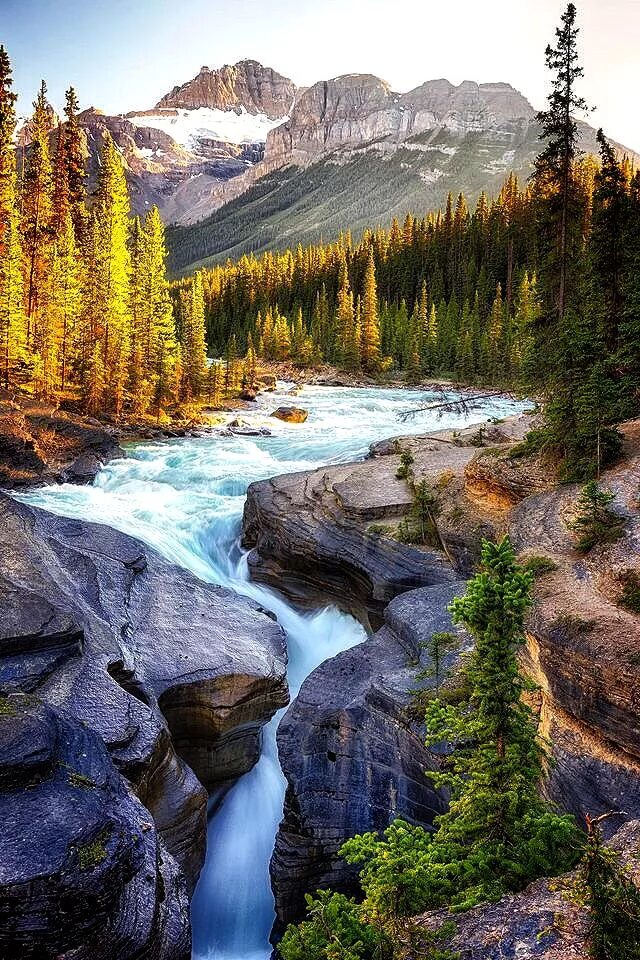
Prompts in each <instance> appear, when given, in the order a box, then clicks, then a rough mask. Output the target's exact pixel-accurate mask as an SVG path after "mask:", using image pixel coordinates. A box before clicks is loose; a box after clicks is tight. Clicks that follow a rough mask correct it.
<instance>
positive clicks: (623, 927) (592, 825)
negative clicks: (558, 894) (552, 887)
mask: <svg viewBox="0 0 640 960" xmlns="http://www.w3.org/2000/svg"><path fill="white" fill-rule="evenodd" d="M578 885H579V888H582V890H581V892H582V893H583V895H584V899H585V901H586V903H587V906H588V909H589V917H590V924H589V941H590V946H591V951H592V956H593V958H594V960H639V958H640V937H639V936H638V930H639V929H640V890H639V889H638V886H637V885H636V883H635V882H634V879H633V877H632V876H631V874H630V873H629V872H628V871H627V870H625V869H624V867H623V866H622V864H621V863H620V857H619V855H617V854H616V853H615V851H614V850H611V849H609V848H607V847H606V846H605V845H604V842H603V839H602V831H601V828H600V823H599V822H598V820H595V821H594V820H593V819H592V818H591V817H587V843H586V849H585V853H584V856H583V858H582V863H581V865H580V870H579V872H578Z"/></svg>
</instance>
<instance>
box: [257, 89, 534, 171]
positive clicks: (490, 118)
mask: <svg viewBox="0 0 640 960" xmlns="http://www.w3.org/2000/svg"><path fill="white" fill-rule="evenodd" d="M534 116H535V111H534V110H533V107H532V106H531V104H530V103H529V102H528V100H526V99H525V98H524V97H523V96H522V94H520V93H518V91H517V90H514V88H513V87H511V86H510V85H509V84H506V83H505V84H501V83H499V84H477V83H473V82H471V81H465V82H463V83H461V84H460V85H459V86H458V87H456V86H454V85H453V84H451V83H449V81H448V80H431V81H428V82H427V83H424V84H422V85H421V86H419V87H416V88H415V89H414V90H410V91H409V92H408V93H403V94H400V93H395V92H394V91H393V90H392V89H391V87H390V86H389V85H388V84H387V83H385V81H384V80H381V79H380V78H379V77H375V76H372V75H370V74H360V73H353V74H346V75H345V76H341V77H336V78H335V79H333V80H324V81H321V82H320V83H315V84H313V86H311V87H309V88H308V90H305V91H304V92H303V93H301V94H300V95H299V96H298V98H297V101H296V104H295V107H294V109H293V110H292V111H291V116H290V118H289V120H287V121H286V123H283V124H282V125H281V126H280V127H277V128H276V129H275V130H274V131H272V132H271V133H270V134H269V136H268V137H267V148H266V152H265V160H266V162H267V164H269V163H270V162H272V161H273V160H275V159H276V158H278V159H280V160H281V161H282V162H287V163H297V164H308V163H310V162H312V161H313V160H314V159H316V158H317V157H318V156H322V155H326V154H329V153H332V152H333V151H336V150H343V149H345V148H348V147H354V146H360V145H362V144H363V143H367V142H369V143H373V142H375V141H379V140H381V139H383V140H387V139H388V140H389V141H390V143H393V144H395V145H397V144H398V143H400V142H405V141H407V140H409V139H410V138H412V137H416V136H420V135H421V134H425V133H427V132H428V133H430V134H432V135H433V143H437V137H438V135H439V134H441V133H445V132H451V133H454V134H456V135H457V136H464V135H466V134H467V133H472V132H473V133H478V132H481V131H483V132H485V133H486V132H488V131H493V132H494V133H495V134H496V135H502V136H503V137H504V139H505V140H506V141H507V142H510V141H511V142H513V141H515V139H516V137H517V136H518V135H521V132H522V129H523V127H526V125H527V124H528V123H530V122H531V121H532V120H533V118H534Z"/></svg>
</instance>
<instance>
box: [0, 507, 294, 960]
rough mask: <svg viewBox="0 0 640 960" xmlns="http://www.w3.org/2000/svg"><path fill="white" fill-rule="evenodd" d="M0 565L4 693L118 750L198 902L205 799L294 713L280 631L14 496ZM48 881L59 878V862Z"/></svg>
mask: <svg viewBox="0 0 640 960" xmlns="http://www.w3.org/2000/svg"><path fill="white" fill-rule="evenodd" d="M0 558H1V559H0V598H1V602H0V606H1V607H2V613H3V618H2V624H1V625H0V691H2V692H3V693H4V694H7V693H9V692H12V691H20V692H22V693H25V694H27V695H28V696H29V697H31V698H33V701H34V702H41V703H42V704H46V705H47V706H48V707H51V708H53V709H54V710H55V711H56V716H57V715H58V712H60V713H61V714H62V715H64V716H65V717H66V718H68V719H69V720H70V721H73V723H74V725H75V726H74V729H75V727H78V726H79V728H80V729H81V730H84V729H85V728H86V729H87V730H91V731H92V732H93V733H94V734H95V735H97V736H98V737H99V738H100V740H101V741H102V742H103V743H104V744H106V747H107V749H108V751H109V755H110V757H111V761H112V762H113V764H114V765H115V768H116V769H117V770H118V771H119V775H122V777H123V778H126V784H125V779H123V780H122V784H123V785H122V786H121V787H119V788H118V789H119V790H120V791H121V792H122V791H124V793H127V791H128V794H130V795H131V797H133V794H135V795H136V796H137V797H138V798H139V800H140V801H142V803H143V804H144V805H145V807H146V808H147V810H148V811H149V812H150V814H151V815H152V816H148V817H147V818H146V820H147V821H148V822H149V823H150V824H151V825H152V826H153V823H154V822H155V828H154V829H156V830H157V833H158V836H159V838H160V839H161V841H162V843H163V844H164V845H165V847H166V849H167V850H168V851H169V853H167V854H166V857H167V858H169V859H171V858H175V861H176V862H177V865H178V866H175V865H174V866H172V867H171V868H170V869H171V870H173V871H174V872H176V871H178V868H179V869H180V871H182V873H183V874H184V876H185V877H186V879H187V885H188V888H189V889H191V888H192V887H193V885H194V883H195V880H196V878H197V875H198V872H199V870H200V866H201V864H202V860H203V857H204V844H205V827H206V803H207V791H206V789H205V787H206V788H208V789H212V788H214V787H217V786H224V785H225V784H228V783H229V782H230V781H231V780H233V779H234V778H235V777H237V776H238V775H240V774H241V773H243V772H245V771H246V770H248V769H249V768H250V767H251V766H252V765H253V763H254V762H255V761H256V759H257V756H258V753H259V734H260V730H261V727H262V725H263V724H264V723H265V722H266V721H267V720H268V719H269V718H270V717H271V716H272V715H273V713H274V712H275V711H276V710H277V709H278V708H280V707H282V706H283V705H285V704H286V702H287V685H286V678H285V646H284V635H283V632H282V630H281V629H280V627H279V626H278V625H277V624H276V623H275V622H274V620H273V619H272V618H271V617H270V616H269V615H267V614H265V613H264V612H263V611H262V610H261V609H260V608H259V607H258V605H257V604H255V603H253V602H252V601H248V600H244V599H242V598H240V597H237V596H236V595H235V594H232V593H231V592H230V591H228V590H224V589H222V588H220V587H216V586H213V585H209V584H206V583H203V582H201V581H199V580H197V579H196V578H195V577H193V576H192V575H191V574H189V573H188V572H187V571H185V570H183V569H181V568H178V567H175V566H173V565H172V564H170V563H168V562H167V561H165V560H164V559H162V558H161V557H159V556H158V555H157V554H155V553H154V552H153V551H152V550H150V549H148V548H146V547H143V546H142V545H141V544H140V543H139V542H137V541H135V540H133V539H132V538H130V537H127V536H125V535H124V534H121V533H119V532H117V531H115V530H112V529H111V528H109V527H104V526H100V525H98V524H90V523H85V522H83V521H80V520H72V519H68V518H64V517H56V516H53V515H51V514H48V513H46V512H44V511H42V510H38V509H36V508H32V507H28V506H25V505H21V504H18V503H16V502H15V501H14V500H13V499H11V498H9V497H7V496H4V495H0ZM94 739H95V737H94ZM92 742H93V741H92ZM194 772H195V773H194ZM110 776H112V775H111V774H110ZM113 776H115V774H113ZM196 778H197V779H196ZM127 784H128V785H129V786H127ZM131 803H133V799H131ZM136 809H137V808H136ZM152 818H153V820H152ZM23 826H24V824H23ZM3 839H4V834H3V835H0V847H1V846H2V843H3ZM45 852H46V851H45ZM170 855H171V856H170ZM3 860H4V851H1V850H0V863H2V862H3ZM172 862H173V861H172ZM45 867H47V865H46V864H45V865H43V870H44V869H45ZM47 869H49V872H50V873H51V874H52V875H55V874H56V871H57V861H56V862H54V861H53V860H52V861H51V862H50V863H49V864H48V867H47ZM105 869H106V867H105ZM2 882H3V881H1V880H0V887H1V886H2ZM154 882H156V881H154ZM157 882H158V883H159V882H160V879H159V877H158V878H157ZM115 909H116V907H115V906H114V910H115ZM118 909H119V908H118ZM135 909H136V906H135V903H132V904H131V910H135ZM111 920H112V922H113V923H117V922H119V920H118V915H117V914H116V913H114V914H113V915H112V917H111ZM126 955H127V954H123V956H126Z"/></svg>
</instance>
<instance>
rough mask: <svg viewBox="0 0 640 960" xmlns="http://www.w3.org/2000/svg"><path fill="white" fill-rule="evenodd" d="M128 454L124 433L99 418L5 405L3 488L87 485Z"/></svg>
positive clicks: (1, 420) (0, 411)
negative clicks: (120, 438) (120, 435)
mask: <svg viewBox="0 0 640 960" xmlns="http://www.w3.org/2000/svg"><path fill="white" fill-rule="evenodd" d="M118 455H120V456H122V455H123V452H122V450H121V449H120V447H119V445H118V434H117V432H116V431H115V430H114V429H113V428H111V427H107V426H105V425H104V424H102V423H99V422H98V421H97V420H91V419H90V418H87V417H79V416H76V415H75V414H72V413H65V412H64V411H62V410H55V409H54V408H51V407H46V406H43V407H37V406H33V407H28V408H26V409H24V410H21V409H19V408H18V407H16V406H14V405H13V404H11V403H10V402H8V401H4V402H1V403H0V487H4V488H5V489H11V488H13V487H22V486H27V485H33V484H34V483H35V484H37V483H55V482H63V481H65V480H70V481H72V482H76V483H87V482H89V481H91V480H93V478H94V477H95V476H96V474H97V473H98V471H99V470H100V467H101V466H102V464H103V463H106V462H107V461H108V460H111V459H112V458H113V457H116V456H118Z"/></svg>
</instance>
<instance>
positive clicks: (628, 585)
mask: <svg viewBox="0 0 640 960" xmlns="http://www.w3.org/2000/svg"><path fill="white" fill-rule="evenodd" d="M620 604H621V605H622V606H623V607H626V608H627V610H630V611H631V612H632V613H640V576H638V574H637V572H636V571H635V570H629V571H628V573H627V574H626V578H625V580H624V587H623V588H622V594H621V595H620Z"/></svg>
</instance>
